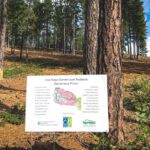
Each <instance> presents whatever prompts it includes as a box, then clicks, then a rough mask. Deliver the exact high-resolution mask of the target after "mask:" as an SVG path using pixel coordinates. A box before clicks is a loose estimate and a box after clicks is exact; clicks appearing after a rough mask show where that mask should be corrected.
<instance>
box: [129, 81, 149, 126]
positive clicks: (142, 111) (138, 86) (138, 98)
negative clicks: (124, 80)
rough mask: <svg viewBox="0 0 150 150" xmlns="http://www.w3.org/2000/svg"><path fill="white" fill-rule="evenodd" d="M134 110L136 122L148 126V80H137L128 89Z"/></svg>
mask: <svg viewBox="0 0 150 150" xmlns="http://www.w3.org/2000/svg"><path fill="white" fill-rule="evenodd" d="M127 88H128V91H129V92H130V93H131V97H130V99H131V102H132V104H133V106H134V108H135V112H136V120H137V121H138V122H140V123H146V124H150V80H147V79H144V78H137V79H135V80H134V81H133V83H131V84H130V85H129V86H128V87H127Z"/></svg>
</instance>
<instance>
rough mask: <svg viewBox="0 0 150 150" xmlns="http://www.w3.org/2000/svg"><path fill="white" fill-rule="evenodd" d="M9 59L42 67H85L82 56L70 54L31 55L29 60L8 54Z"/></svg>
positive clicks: (7, 58)
mask: <svg viewBox="0 0 150 150" xmlns="http://www.w3.org/2000/svg"><path fill="white" fill-rule="evenodd" d="M5 59H6V60H7V61H11V62H18V63H26V64H29V63H30V64H33V65H37V66H38V67H40V68H50V69H53V68H58V67H65V68H66V69H80V68H83V60H82V57H80V56H70V55H53V56H51V57H39V58H38V57H35V58H34V57H31V58H29V60H28V62H26V60H25V59H20V58H19V57H18V56H7V57H6V58H5Z"/></svg>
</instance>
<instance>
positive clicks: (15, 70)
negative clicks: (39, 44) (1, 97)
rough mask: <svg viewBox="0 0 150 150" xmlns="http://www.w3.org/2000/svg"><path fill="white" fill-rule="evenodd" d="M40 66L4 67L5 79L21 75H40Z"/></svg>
mask: <svg viewBox="0 0 150 150" xmlns="http://www.w3.org/2000/svg"><path fill="white" fill-rule="evenodd" d="M40 72H41V69H40V67H39V65H35V64H32V63H21V64H19V65H17V64H16V65H9V66H7V65H6V66H5V67H4V78H12V77H15V76H17V75H20V74H33V75H37V74H40Z"/></svg>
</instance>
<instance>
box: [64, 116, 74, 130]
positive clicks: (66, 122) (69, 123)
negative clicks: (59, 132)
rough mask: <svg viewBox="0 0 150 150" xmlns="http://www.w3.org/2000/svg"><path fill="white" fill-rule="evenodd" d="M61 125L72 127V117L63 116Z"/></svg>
mask: <svg viewBox="0 0 150 150" xmlns="http://www.w3.org/2000/svg"><path fill="white" fill-rule="evenodd" d="M63 127H64V128H67V127H72V117H63Z"/></svg>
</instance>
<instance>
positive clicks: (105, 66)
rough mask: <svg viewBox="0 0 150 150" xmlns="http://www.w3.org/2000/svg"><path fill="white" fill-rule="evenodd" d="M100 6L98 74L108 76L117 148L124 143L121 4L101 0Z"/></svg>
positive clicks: (112, 135) (113, 138) (112, 136)
mask: <svg viewBox="0 0 150 150" xmlns="http://www.w3.org/2000/svg"><path fill="white" fill-rule="evenodd" d="M100 2H101V3H100V23H99V49H98V64H97V73H98V74H107V75H108V97H109V102H108V104H109V134H108V137H109V138H110V140H111V141H112V142H113V143H114V144H117V143H118V144H121V143H122V142H123V140H124V134H123V103H122V94H121V93H122V85H121V76H122V75H121V53H122V52H121V1H120V0H115V1H114V0H100Z"/></svg>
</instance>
